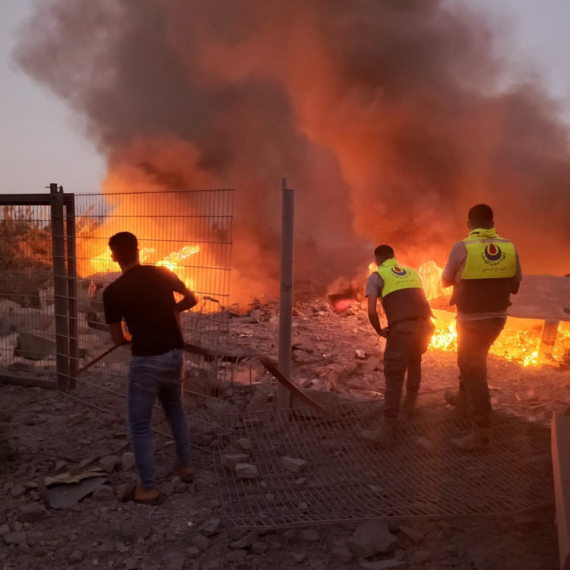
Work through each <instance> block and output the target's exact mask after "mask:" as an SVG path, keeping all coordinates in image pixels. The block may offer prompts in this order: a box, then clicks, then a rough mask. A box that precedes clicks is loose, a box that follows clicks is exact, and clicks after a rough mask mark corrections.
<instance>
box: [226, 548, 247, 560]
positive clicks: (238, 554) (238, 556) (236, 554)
mask: <svg viewBox="0 0 570 570" xmlns="http://www.w3.org/2000/svg"><path fill="white" fill-rule="evenodd" d="M246 556H247V550H234V551H233V552H230V553H229V554H228V555H227V556H226V560H227V561H228V562H237V563H239V562H243V561H244V560H245V558H246Z"/></svg>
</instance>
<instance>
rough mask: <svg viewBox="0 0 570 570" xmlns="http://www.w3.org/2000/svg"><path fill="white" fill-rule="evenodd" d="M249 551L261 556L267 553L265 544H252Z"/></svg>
mask: <svg viewBox="0 0 570 570" xmlns="http://www.w3.org/2000/svg"><path fill="white" fill-rule="evenodd" d="M251 551H252V552H253V553H254V554H263V553H264V552H267V543H265V542H254V543H253V544H252V545H251Z"/></svg>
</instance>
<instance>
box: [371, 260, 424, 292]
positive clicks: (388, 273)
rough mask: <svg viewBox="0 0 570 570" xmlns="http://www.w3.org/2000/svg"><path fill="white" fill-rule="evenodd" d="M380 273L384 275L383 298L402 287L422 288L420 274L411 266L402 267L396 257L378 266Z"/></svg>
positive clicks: (381, 275)
mask: <svg viewBox="0 0 570 570" xmlns="http://www.w3.org/2000/svg"><path fill="white" fill-rule="evenodd" d="M378 274H379V275H380V277H382V281H383V282H384V287H383V288H382V298H383V299H384V298H386V296H387V295H389V294H390V293H394V292H395V291H400V290H401V289H422V288H423V286H422V280H421V278H420V276H419V275H418V274H417V273H416V272H415V271H414V270H413V269H410V268H409V267H402V266H401V265H399V264H398V262H397V261H396V259H388V260H386V261H385V262H384V263H383V264H382V265H380V267H378Z"/></svg>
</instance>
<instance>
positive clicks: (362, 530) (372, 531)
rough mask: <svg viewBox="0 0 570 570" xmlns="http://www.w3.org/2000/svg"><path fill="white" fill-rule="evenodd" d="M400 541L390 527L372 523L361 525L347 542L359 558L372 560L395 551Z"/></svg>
mask: <svg viewBox="0 0 570 570" xmlns="http://www.w3.org/2000/svg"><path fill="white" fill-rule="evenodd" d="M397 544H398V539H397V538H396V537H395V536H394V535H393V534H391V533H390V531H389V530H388V525H387V524H386V523H383V522H377V521H371V522H366V523H364V524H362V525H360V526H359V527H358V528H357V529H356V531H355V532H354V534H353V535H352V536H351V537H350V538H349V539H348V540H347V541H346V545H347V546H348V548H349V549H350V550H351V552H352V553H353V554H354V555H355V556H357V557H358V558H371V557H372V556H374V555H375V554H386V553H388V552H392V551H393V550H395V548H396V546H397Z"/></svg>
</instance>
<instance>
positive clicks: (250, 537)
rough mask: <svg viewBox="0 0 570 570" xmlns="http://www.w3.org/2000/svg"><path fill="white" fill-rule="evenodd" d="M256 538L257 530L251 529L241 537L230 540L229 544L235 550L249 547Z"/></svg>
mask: <svg viewBox="0 0 570 570" xmlns="http://www.w3.org/2000/svg"><path fill="white" fill-rule="evenodd" d="M258 538H259V535H258V534H257V531H256V530H252V531H251V532H248V533H247V534H246V535H245V536H244V537H243V538H240V539H239V540H236V541H235V542H232V543H231V545H230V546H231V547H232V548H235V549H236V550H241V549H244V548H249V547H250V546H251V545H252V544H253V543H254V542H257V539H258Z"/></svg>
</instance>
